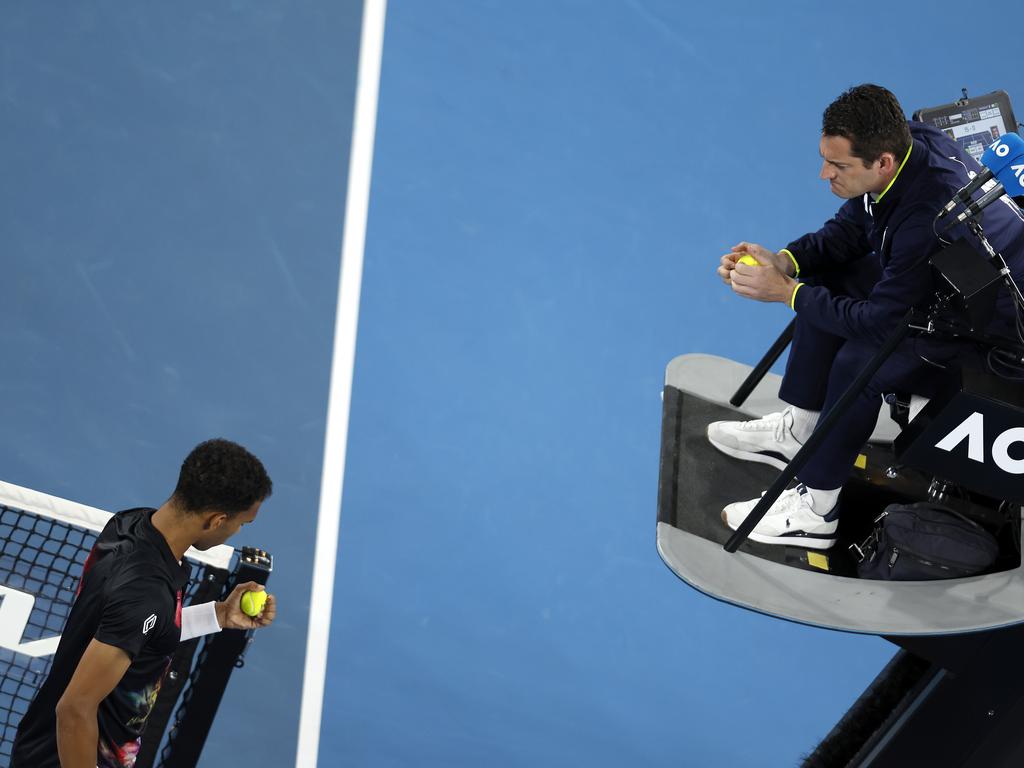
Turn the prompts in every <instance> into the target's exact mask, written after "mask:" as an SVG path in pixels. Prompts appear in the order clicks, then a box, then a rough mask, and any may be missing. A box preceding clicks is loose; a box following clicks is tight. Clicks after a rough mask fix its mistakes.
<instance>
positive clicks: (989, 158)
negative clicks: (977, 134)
mask: <svg viewBox="0 0 1024 768" xmlns="http://www.w3.org/2000/svg"><path fill="white" fill-rule="evenodd" d="M1021 158H1024V139H1021V137H1020V136H1018V135H1017V134H1016V133H1007V134H1006V135H1004V136H1002V137H1001V138H999V139H997V140H996V141H994V142H993V143H992V144H991V146H989V147H988V149H986V150H985V152H984V153H983V154H982V156H981V164H982V165H983V166H985V167H984V169H983V170H982V171H981V173H979V174H978V175H976V176H975V177H974V178H973V179H971V181H970V182H969V183H968V184H966V185H965V186H963V187H961V188H960V189H959V190H958V191H957V193H956V194H955V195H953V199H952V200H950V201H949V202H948V203H946V205H945V206H944V207H943V209H942V210H941V211H939V215H938V216H936V217H935V218H936V221H938V220H939V219H942V218H945V217H946V216H947V215H948V214H950V213H952V212H953V209H954V208H956V207H957V206H958V205H966V204H967V202H968V201H969V200H970V199H971V196H972V195H973V194H974V193H975V192H977V191H978V189H980V188H981V187H982V186H983V185H985V184H986V183H987V182H989V181H991V180H992V179H993V178H994V177H996V176H998V175H999V173H1000V172H1001V171H1002V170H1003V169H1004V168H1005V167H1006V166H1008V165H1009V164H1010V163H1012V162H1019V161H1020V160H1021ZM1001 194H1002V192H1000V195H1001ZM996 197H999V195H996ZM983 199H984V198H983ZM986 205H987V203H986ZM976 213H977V211H975V214H976ZM957 221H958V222H960V221H964V219H958V220H957ZM950 226H952V225H950ZM948 228H949V227H947V229H948Z"/></svg>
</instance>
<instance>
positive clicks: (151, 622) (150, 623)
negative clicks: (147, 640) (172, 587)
mask: <svg viewBox="0 0 1024 768" xmlns="http://www.w3.org/2000/svg"><path fill="white" fill-rule="evenodd" d="M155 626H156V614H155V613H154V614H153V615H152V616H150V617H149V618H148V619H146V620H145V621H144V622H142V634H144V635H147V634H149V630H151V629H152V628H153V627H155Z"/></svg>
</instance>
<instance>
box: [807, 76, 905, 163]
mask: <svg viewBox="0 0 1024 768" xmlns="http://www.w3.org/2000/svg"><path fill="white" fill-rule="evenodd" d="M821 134H822V136H842V137H843V138H845V139H849V140H850V145H851V149H850V152H851V153H852V154H853V156H854V157H859V158H860V159H861V162H863V163H864V166H865V167H867V166H870V165H871V164H872V163H873V162H875V160H877V159H878V158H880V157H881V156H882V153H883V152H891V153H892V154H894V155H895V156H896V160H897V161H899V160H902V159H903V157H904V155H906V153H907V150H908V149H910V143H911V142H912V141H913V139H912V138H911V136H910V128H908V127H907V118H906V116H905V115H904V113H903V107H901V106H900V102H899V100H898V99H897V98H896V97H895V96H894V95H893V94H892V92H891V91H889V90H887V89H885V88H883V87H882V86H880V85H872V84H871V83H865V84H864V85H856V86H854V87H853V88H850V89H848V90H846V91H844V92H843V93H842V94H841V95H840V96H839V98H838V99H836V100H835V101H833V102H832V103H831V104H829V105H828V106H827V107H826V108H825V114H824V115H822V118H821Z"/></svg>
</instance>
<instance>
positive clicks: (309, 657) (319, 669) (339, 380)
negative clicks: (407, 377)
mask: <svg viewBox="0 0 1024 768" xmlns="http://www.w3.org/2000/svg"><path fill="white" fill-rule="evenodd" d="M386 7H387V1H386V0H365V2H364V3H363V25H362V32H361V34H360V41H359V69H358V71H357V72H356V104H355V115H354V117H353V121H352V122H353V127H352V149H351V156H350V158H349V166H348V193H347V195H346V198H345V222H344V232H343V235H342V244H341V275H340V278H339V286H338V310H337V315H336V317H335V319H334V353H333V358H332V362H331V385H330V393H329V395H328V398H327V434H326V436H325V438H324V464H323V474H322V476H321V478H320V510H319V513H318V515H317V526H316V553H315V556H314V560H313V587H312V591H311V593H310V600H309V634H308V636H307V638H306V667H305V670H304V672H303V678H302V705H301V709H300V711H299V741H298V749H297V751H296V755H295V765H296V768H311V767H312V766H315V765H316V763H317V755H318V752H319V747H320V719H321V715H322V710H323V703H324V677H325V675H326V673H327V645H328V640H329V636H330V629H331V601H332V599H333V595H334V566H335V561H336V559H337V554H338V552H337V547H338V521H339V520H340V518H341V498H342V487H343V485H344V475H345V449H346V447H347V443H348V419H349V408H350V406H351V402H352V371H353V367H354V366H355V354H356V328H357V324H358V321H359V291H360V288H361V287H362V282H363V249H364V246H365V244H366V217H367V213H368V211H369V207H370V176H371V171H372V166H373V139H374V131H375V129H376V125H377V93H378V91H379V89H380V63H381V54H382V52H383V48H384V16H385V11H386Z"/></svg>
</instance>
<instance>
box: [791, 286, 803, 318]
mask: <svg viewBox="0 0 1024 768" xmlns="http://www.w3.org/2000/svg"><path fill="white" fill-rule="evenodd" d="M803 287H804V284H803V283H797V284H796V285H795V286H794V287H793V295H792V296H790V297H789V308H790V309H792V310H793V311H794V312H796V292H797V291H799V290H800V289H801V288H803Z"/></svg>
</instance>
